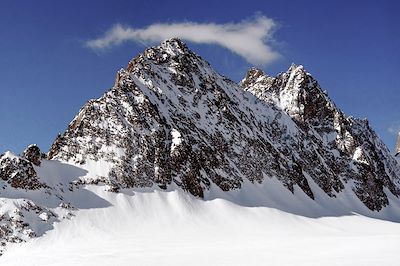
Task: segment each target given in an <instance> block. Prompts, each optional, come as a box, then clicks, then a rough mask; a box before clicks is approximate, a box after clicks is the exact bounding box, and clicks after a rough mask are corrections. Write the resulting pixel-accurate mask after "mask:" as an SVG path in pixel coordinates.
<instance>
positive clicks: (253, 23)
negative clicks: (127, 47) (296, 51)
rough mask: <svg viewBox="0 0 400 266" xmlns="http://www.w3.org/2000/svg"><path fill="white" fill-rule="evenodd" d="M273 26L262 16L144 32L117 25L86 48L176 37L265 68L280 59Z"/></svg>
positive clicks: (163, 26)
mask: <svg viewBox="0 0 400 266" xmlns="http://www.w3.org/2000/svg"><path fill="white" fill-rule="evenodd" d="M275 28H276V23H275V22H274V21H273V20H272V19H270V18H267V17H265V16H256V17H254V18H252V19H247V20H243V21H241V22H239V23H227V24H216V23H195V22H184V23H157V24H152V25H149V26H147V27H145V28H133V27H129V26H123V25H120V24H117V25H114V26H113V27H111V28H110V29H109V30H108V31H107V32H105V34H104V35H103V36H102V37H100V38H97V39H93V40H89V41H87V42H86V45H87V46H88V47H90V48H92V49H95V50H102V49H106V48H110V47H113V46H117V45H120V44H122V43H124V42H129V41H133V42H142V43H143V42H144V43H155V42H160V41H163V40H165V39H168V38H171V37H179V38H181V39H183V40H187V41H190V42H194V43H200V44H216V45H220V46H222V47H224V48H226V49H229V50H230V51H232V52H233V53H236V54H237V55H239V56H241V57H243V58H244V59H245V60H247V61H248V62H249V63H252V64H256V65H265V64H268V63H271V62H272V61H274V60H275V59H277V58H278V57H279V53H278V52H276V51H274V49H273V48H272V46H271V43H272V41H273V33H274V30H275Z"/></svg>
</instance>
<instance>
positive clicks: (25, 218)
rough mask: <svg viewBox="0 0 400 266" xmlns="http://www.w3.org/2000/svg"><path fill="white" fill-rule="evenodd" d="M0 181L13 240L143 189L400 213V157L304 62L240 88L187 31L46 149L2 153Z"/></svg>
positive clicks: (284, 206) (134, 63) (301, 207)
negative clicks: (340, 104) (196, 48)
mask: <svg viewBox="0 0 400 266" xmlns="http://www.w3.org/2000/svg"><path fill="white" fill-rule="evenodd" d="M0 177H1V180H0V182H1V186H2V187H3V190H1V191H2V192H1V194H0V196H1V206H0V211H1V213H0V214H1V216H0V239H1V240H2V243H3V246H5V245H6V243H7V242H21V241H25V240H27V239H28V238H29V237H35V236H41V235H42V234H44V232H46V231H48V230H49V229H52V228H53V226H55V222H60V221H62V220H71V221H72V220H74V219H75V217H74V216H75V215H77V214H79V213H82V212H83V213H84V211H83V210H89V209H101V208H108V207H110V206H112V205H115V204H125V203H120V202H119V201H118V200H115V199H114V197H119V196H118V195H121V197H125V196H127V195H131V194H130V193H133V192H135V193H137V194H138V197H142V196H141V195H142V194H141V193H144V194H146V192H152V193H161V194H160V195H163V194H162V193H166V194H167V195H171V193H178V195H180V196H179V198H182V197H188V198H190V199H191V200H194V201H195V202H198V200H201V199H202V200H206V201H208V200H215V199H221V200H224V202H225V201H226V202H231V203H233V204H237V205H239V206H244V207H246V208H247V207H260V206H262V207H268V208H276V209H278V210H280V211H284V212H288V213H290V214H293V215H301V216H306V217H309V218H317V217H324V216H341V215H350V214H352V213H358V214H362V215H366V216H369V217H376V218H381V219H387V220H391V221H400V213H399V212H398V208H400V201H399V199H398V196H399V195H400V166H399V164H398V162H397V160H396V159H395V158H394V156H393V155H391V153H390V151H389V150H388V149H387V147H386V146H385V145H384V143H383V142H382V141H381V140H380V139H379V137H378V136H377V135H376V133H375V132H374V131H373V129H372V128H371V127H370V125H369V124H368V121H367V120H360V119H356V118H353V117H350V116H346V115H345V114H344V113H343V112H341V111H340V110H339V109H338V108H337V107H336V106H335V104H334V103H333V102H332V101H331V100H330V99H329V97H328V96H327V94H326V92H324V91H323V90H322V89H321V88H320V86H319V85H318V82H317V81H316V80H315V79H314V78H313V77H312V76H311V74H309V73H308V72H306V71H305V70H304V68H303V67H302V66H296V65H292V66H291V67H290V68H289V69H288V70H287V71H286V72H283V73H281V74H279V75H278V76H276V77H270V76H268V75H266V74H265V73H263V72H262V71H261V70H258V69H255V68H252V69H250V70H249V71H248V73H247V75H246V77H245V78H244V79H243V80H242V81H241V82H240V84H236V83H235V82H233V81H231V80H229V79H228V78H226V77H223V76H221V75H220V74H218V73H217V72H216V71H215V70H213V69H212V67H211V66H210V65H209V63H207V62H206V61H205V60H203V59H202V58H201V57H200V56H198V55H196V54H195V53H193V52H192V51H190V50H189V48H188V47H187V46H186V45H185V44H184V43H183V42H181V41H180V40H179V39H169V40H167V41H165V42H163V43H161V45H160V46H156V47H152V48H149V49H147V50H145V51H144V53H143V54H140V55H138V56H137V57H135V58H134V59H132V60H131V61H130V62H129V64H128V67H127V68H126V69H121V70H120V71H118V73H117V77H116V80H115V84H114V86H113V87H112V88H111V89H110V90H109V91H108V92H106V93H105V94H104V95H103V96H101V97H100V98H99V99H95V100H90V101H88V102H87V103H86V104H85V105H84V106H83V107H82V109H81V110H80V111H79V113H78V114H77V115H76V117H75V118H74V119H73V121H72V122H71V123H70V124H69V126H68V128H67V130H66V131H65V132H64V133H63V134H60V135H59V136H58V137H57V139H56V140H55V141H54V143H53V145H52V147H51V149H50V151H49V152H48V153H47V154H46V155H44V154H42V153H41V152H40V150H39V148H38V147H37V146H35V145H33V146H30V147H28V148H27V150H26V151H25V152H24V153H23V154H22V155H21V156H16V155H14V154H12V153H10V152H6V153H5V154H3V155H1V157H0ZM113 194H116V195H115V196H113ZM105 195H107V196H105ZM124 195H125V196H124ZM182 195H185V196H182ZM143 197H144V196H143ZM195 198H197V199H195ZM185 199H186V198H185ZM130 200H132V201H135V199H129V200H127V201H130ZM143 201H146V199H143ZM156 201H157V200H156ZM110 202H112V203H110ZM157 202H158V201H157ZM138 204H139V203H137V204H136V203H135V204H133V205H134V206H136V207H135V208H134V209H135V210H136V209H140V206H139V205H140V204H139V205H138ZM157 204H159V203H157ZM193 204H194V203H193ZM195 204H200V205H201V204H202V203H195ZM224 204H225V203H224ZM189 205H190V204H189ZM138 206H139V207H138ZM146 206H147V205H146ZM196 206H197V205H196ZM116 208H117V207H116ZM149 208H151V207H149ZM196 208H197V207H196ZM201 208H203V207H201ZM204 208H205V207H204ZM141 211H142V210H141ZM117 213H118V211H117ZM233 216H234V215H233ZM262 217H264V216H262ZM76 218H78V217H76ZM221 219H222V218H221ZM78 220H79V219H78ZM217 220H218V219H217ZM63 223H64V222H63ZM61 224H62V223H61ZM56 226H57V225H56ZM57 230H62V229H61V228H59V229H57ZM53 231H54V230H53Z"/></svg>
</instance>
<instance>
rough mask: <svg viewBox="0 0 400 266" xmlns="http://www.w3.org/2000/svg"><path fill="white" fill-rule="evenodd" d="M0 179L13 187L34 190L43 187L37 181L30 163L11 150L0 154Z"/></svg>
mask: <svg viewBox="0 0 400 266" xmlns="http://www.w3.org/2000/svg"><path fill="white" fill-rule="evenodd" d="M0 179H1V180H3V181H5V182H6V183H8V184H9V185H11V187H13V188H20V189H27V190H34V189H39V188H43V187H45V185H44V184H42V183H41V182H39V180H38V178H37V174H36V171H35V169H34V167H33V165H32V163H31V162H30V161H28V160H26V159H24V158H21V157H19V156H17V155H15V154H13V153H12V152H6V153H4V154H2V155H0Z"/></svg>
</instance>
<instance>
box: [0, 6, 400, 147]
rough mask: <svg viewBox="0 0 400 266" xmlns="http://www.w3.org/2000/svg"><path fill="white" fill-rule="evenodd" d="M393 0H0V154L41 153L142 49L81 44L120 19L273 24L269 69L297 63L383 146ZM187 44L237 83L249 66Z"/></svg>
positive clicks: (388, 130)
mask: <svg viewBox="0 0 400 266" xmlns="http://www.w3.org/2000/svg"><path fill="white" fill-rule="evenodd" d="M399 12H400V4H399V1H317V0H315V1H305V0H303V1H295V0H293V1H249V0H246V1H187V0H186V1H150V0H147V1H100V0H96V1H71V0H70V1H63V3H62V1H28V0H27V1H18V0H2V1H1V2H0V153H1V152H4V151H5V150H13V151H15V152H17V153H18V152H21V151H22V150H23V149H24V147H26V146H27V145H28V144H30V143H37V144H39V145H40V147H41V148H42V150H44V151H47V150H48V148H49V147H50V145H51V143H52V141H53V140H54V138H55V137H56V135H57V133H59V132H63V131H64V130H65V128H66V126H67V125H68V123H69V122H70V121H71V120H72V119H73V117H74V116H75V114H76V113H77V112H78V110H79V108H80V107H81V106H82V105H83V104H84V103H85V102H86V101H87V100H88V99H90V98H97V97H99V96H101V94H102V93H103V92H105V91H106V90H108V89H109V88H110V87H111V86H112V84H113V82H114V78H115V73H116V71H117V70H118V69H120V68H121V67H125V66H126V65H127V63H128V61H129V60H130V59H131V58H133V57H134V56H135V55H137V54H138V53H139V52H141V51H142V50H143V49H144V48H145V46H144V45H142V44H138V43H132V42H131V43H126V44H123V45H121V46H118V47H114V48H112V49H108V50H107V51H104V52H100V53H99V52H94V51H93V50H91V49H89V48H87V47H85V41H87V40H89V39H93V38H97V37H99V36H101V35H103V34H104V32H105V31H106V30H108V29H109V28H110V27H111V26H112V25H115V24H116V23H122V24H123V25H129V26H131V27H136V28H141V27H145V26H148V25H150V24H153V23H157V22H159V23H172V22H188V21H190V22H198V23H206V22H214V23H218V24H219V23H229V22H239V21H241V20H243V19H246V18H249V17H252V16H254V15H255V14H258V15H260V14H261V15H264V16H266V17H268V18H271V19H273V20H274V21H276V22H277V23H278V24H279V26H278V28H277V29H276V32H275V34H274V39H275V49H276V51H278V52H279V53H280V54H281V58H280V59H278V60H277V61H275V62H274V63H272V64H269V65H267V66H265V67H264V70H265V71H266V72H267V73H269V74H272V75H275V74H277V73H278V72H281V71H285V70H286V69H287V68H288V67H289V65H290V63H291V62H295V63H297V64H303V65H304V66H305V68H306V69H307V70H308V71H309V72H311V73H312V74H313V76H314V77H315V78H317V80H318V81H319V82H320V84H321V85H322V87H323V88H324V89H326V90H327V91H328V93H329V95H330V97H331V98H332V99H333V100H334V101H335V103H336V104H337V105H338V106H339V107H340V108H341V109H342V110H343V111H344V112H345V113H347V114H349V115H353V116H355V117H361V118H365V117H367V118H368V119H369V120H370V124H371V125H372V127H373V128H374V129H375V130H376V132H377V133H378V134H379V135H380V136H381V138H382V139H383V140H384V141H385V142H386V144H387V145H388V147H389V148H390V149H391V150H392V149H393V146H394V143H395V137H396V134H395V133H394V132H395V131H396V130H397V129H399V128H400V108H399V103H400V93H399V91H400V82H399V77H400V75H399V72H400V30H399V28H400V16H399ZM188 44H189V46H190V47H191V48H192V49H193V50H194V51H195V52H197V53H198V54H200V55H201V56H202V57H203V58H205V59H206V60H208V61H209V62H210V63H211V64H212V65H213V66H214V68H215V69H216V70H217V71H219V72H220V73H222V74H224V75H226V76H228V77H231V78H232V79H234V80H235V81H239V80H240V79H241V78H242V77H243V76H244V74H245V72H246V70H247V69H248V68H250V67H251V65H250V64H249V63H247V62H246V61H245V60H243V59H242V58H241V57H239V56H237V55H235V54H233V53H232V52H230V51H229V50H227V49H224V48H222V47H219V46H216V45H200V44H191V43H190V42H188Z"/></svg>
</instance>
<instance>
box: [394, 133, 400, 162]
mask: <svg viewBox="0 0 400 266" xmlns="http://www.w3.org/2000/svg"><path fill="white" fill-rule="evenodd" d="M395 154H396V157H399V155H400V132H399V134H398V135H397V143H396V152H395Z"/></svg>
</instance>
